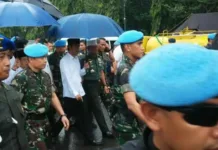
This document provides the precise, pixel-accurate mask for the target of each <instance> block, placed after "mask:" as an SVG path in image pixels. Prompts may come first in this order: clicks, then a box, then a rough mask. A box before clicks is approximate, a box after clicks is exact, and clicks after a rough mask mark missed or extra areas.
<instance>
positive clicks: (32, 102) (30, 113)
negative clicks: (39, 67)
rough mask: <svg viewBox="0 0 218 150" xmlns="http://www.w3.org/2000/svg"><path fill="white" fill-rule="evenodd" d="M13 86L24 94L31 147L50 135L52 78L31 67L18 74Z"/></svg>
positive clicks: (26, 126) (27, 130)
mask: <svg viewBox="0 0 218 150" xmlns="http://www.w3.org/2000/svg"><path fill="white" fill-rule="evenodd" d="M12 86H13V87H15V88H16V89H17V90H18V91H19V92H21V93H23V94H24V97H23V100H22V104H23V107H24V110H25V112H26V113H27V119H26V125H25V128H26V133H27V136H28V141H29V145H30V147H31V148H34V147H35V144H36V143H37V142H40V141H45V140H46V138H47V137H48V131H49V130H48V129H49V121H48V118H47V116H46V112H47V111H48V109H49V106H50V103H51V98H52V88H51V87H52V84H51V79H50V77H49V75H48V74H47V73H45V72H44V71H41V72H39V73H35V72H33V71H32V70H31V69H30V68H27V70H24V71H22V72H21V73H19V74H17V76H16V77H15V78H14V80H13V81H12Z"/></svg>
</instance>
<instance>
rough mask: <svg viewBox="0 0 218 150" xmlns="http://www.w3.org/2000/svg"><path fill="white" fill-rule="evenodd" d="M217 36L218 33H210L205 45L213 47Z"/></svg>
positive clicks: (208, 47) (209, 47)
mask: <svg viewBox="0 0 218 150" xmlns="http://www.w3.org/2000/svg"><path fill="white" fill-rule="evenodd" d="M215 37H216V33H211V34H208V43H207V45H206V46H205V47H206V48H207V49H212V44H213V42H214V40H215Z"/></svg>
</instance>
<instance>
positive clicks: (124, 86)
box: [113, 56, 141, 144]
mask: <svg viewBox="0 0 218 150" xmlns="http://www.w3.org/2000/svg"><path fill="white" fill-rule="evenodd" d="M132 67H133V63H132V62H131V60H130V59H129V58H128V57H127V56H124V57H123V59H122V61H121V64H120V66H119V68H118V70H117V83H118V85H117V86H115V88H114V90H115V92H114V93H115V99H116V100H117V101H116V103H115V107H116V108H117V109H116V110H117V112H116V114H115V115H114V116H113V122H114V128H115V130H116V131H117V138H118V139H119V142H120V143H121V144H123V143H124V142H125V141H128V140H132V139H135V138H137V137H138V136H140V135H141V131H140V128H139V125H138V121H137V119H136V117H135V115H134V114H133V113H132V112H131V111H130V110H129V109H128V107H127V104H126V102H125V100H124V97H123V94H124V93H125V92H130V91H132V89H131V88H130V86H129V72H130V70H131V69H132Z"/></svg>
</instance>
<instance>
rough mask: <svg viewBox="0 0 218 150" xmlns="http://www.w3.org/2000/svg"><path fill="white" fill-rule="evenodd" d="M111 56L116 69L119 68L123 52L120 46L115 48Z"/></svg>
mask: <svg viewBox="0 0 218 150" xmlns="http://www.w3.org/2000/svg"><path fill="white" fill-rule="evenodd" d="M113 55H114V59H115V61H116V62H117V67H119V65H120V62H121V61H122V57H123V51H122V49H121V47H120V46H117V47H116V48H115V49H114V52H113Z"/></svg>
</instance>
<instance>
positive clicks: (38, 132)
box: [25, 117, 50, 150]
mask: <svg viewBox="0 0 218 150" xmlns="http://www.w3.org/2000/svg"><path fill="white" fill-rule="evenodd" d="M49 130H50V125H49V121H48V118H47V117H45V118H44V119H43V120H32V119H27V120H26V124H25V131H26V135H27V138H28V144H29V147H30V150H47V144H48V141H49Z"/></svg>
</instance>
